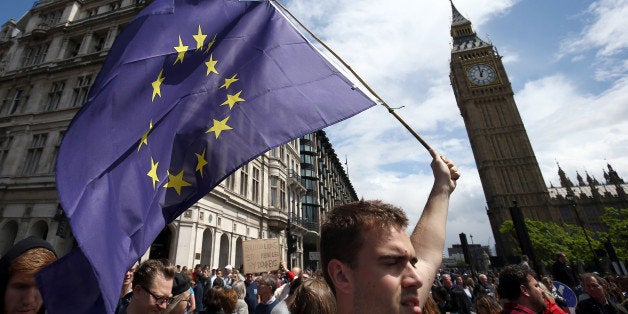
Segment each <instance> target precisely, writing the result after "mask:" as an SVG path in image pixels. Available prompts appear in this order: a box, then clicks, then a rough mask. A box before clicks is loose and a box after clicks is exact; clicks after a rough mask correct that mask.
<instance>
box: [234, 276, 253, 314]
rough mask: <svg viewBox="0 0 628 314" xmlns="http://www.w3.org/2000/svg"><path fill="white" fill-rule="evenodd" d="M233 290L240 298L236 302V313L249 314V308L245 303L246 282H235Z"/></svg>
mask: <svg viewBox="0 0 628 314" xmlns="http://www.w3.org/2000/svg"><path fill="white" fill-rule="evenodd" d="M233 290H234V291H235V292H236V294H237V296H238V300H237V302H236V313H238V314H248V313H249V307H248V305H247V304H246V302H245V301H244V298H245V297H246V285H245V284H244V281H242V280H238V281H236V282H234V283H233Z"/></svg>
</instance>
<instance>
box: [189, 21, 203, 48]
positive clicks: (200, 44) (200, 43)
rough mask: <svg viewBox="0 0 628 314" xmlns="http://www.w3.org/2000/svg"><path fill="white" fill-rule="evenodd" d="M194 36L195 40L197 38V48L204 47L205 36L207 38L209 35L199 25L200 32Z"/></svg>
mask: <svg viewBox="0 0 628 314" xmlns="http://www.w3.org/2000/svg"><path fill="white" fill-rule="evenodd" d="M192 37H194V40H196V50H200V49H202V48H203V45H204V44H205V38H207V35H205V34H203V32H202V31H201V26H200V25H199V26H198V34H196V35H192Z"/></svg>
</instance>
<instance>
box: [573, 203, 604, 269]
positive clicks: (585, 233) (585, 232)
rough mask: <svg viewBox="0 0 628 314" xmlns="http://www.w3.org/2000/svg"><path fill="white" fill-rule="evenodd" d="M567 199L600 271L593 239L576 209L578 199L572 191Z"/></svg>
mask: <svg viewBox="0 0 628 314" xmlns="http://www.w3.org/2000/svg"><path fill="white" fill-rule="evenodd" d="M565 199H566V200H567V201H568V202H569V205H571V206H572V207H573V211H574V212H575V213H576V220H577V221H578V225H580V228H582V232H584V237H585V238H586V239H587V243H588V244H589V250H591V255H592V256H593V262H594V263H595V267H596V268H597V269H598V270H599V269H600V265H599V263H598V260H597V256H596V255H595V251H594V250H593V245H591V239H589V234H588V233H587V230H586V229H585V228H584V224H583V223H582V219H580V214H578V208H577V207H576V199H575V197H574V195H573V193H572V192H571V191H569V192H567V195H566V196H565Z"/></svg>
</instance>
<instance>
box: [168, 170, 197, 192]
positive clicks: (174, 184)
mask: <svg viewBox="0 0 628 314" xmlns="http://www.w3.org/2000/svg"><path fill="white" fill-rule="evenodd" d="M184 186H192V184H190V183H189V182H186V181H185V180H183V170H181V172H179V173H178V174H177V175H174V176H173V175H171V174H170V171H168V182H166V184H164V187H165V188H173V189H174V190H175V191H177V194H178V195H181V188H182V187H184Z"/></svg>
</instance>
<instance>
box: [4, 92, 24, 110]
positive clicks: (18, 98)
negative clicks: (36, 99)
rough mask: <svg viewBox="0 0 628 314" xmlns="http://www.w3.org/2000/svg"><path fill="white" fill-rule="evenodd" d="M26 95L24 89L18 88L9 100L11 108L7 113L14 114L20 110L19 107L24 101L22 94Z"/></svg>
mask: <svg viewBox="0 0 628 314" xmlns="http://www.w3.org/2000/svg"><path fill="white" fill-rule="evenodd" d="M23 95H24V90H23V89H18V90H16V91H15V93H14V94H13V97H11V98H10V100H9V109H8V110H7V114H14V113H16V112H18V108H19V107H20V105H21V103H22V96H23Z"/></svg>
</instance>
